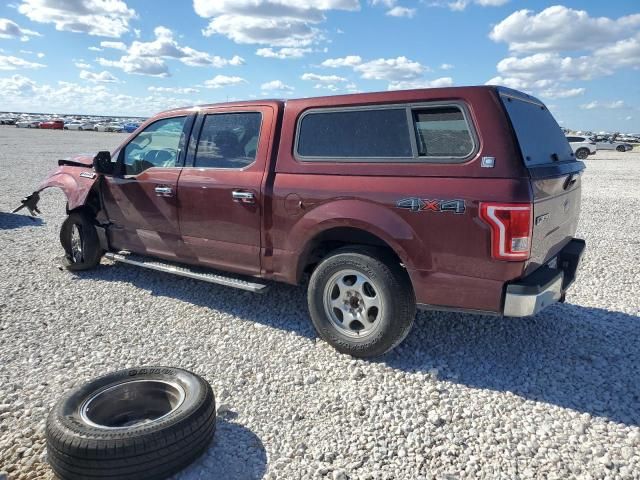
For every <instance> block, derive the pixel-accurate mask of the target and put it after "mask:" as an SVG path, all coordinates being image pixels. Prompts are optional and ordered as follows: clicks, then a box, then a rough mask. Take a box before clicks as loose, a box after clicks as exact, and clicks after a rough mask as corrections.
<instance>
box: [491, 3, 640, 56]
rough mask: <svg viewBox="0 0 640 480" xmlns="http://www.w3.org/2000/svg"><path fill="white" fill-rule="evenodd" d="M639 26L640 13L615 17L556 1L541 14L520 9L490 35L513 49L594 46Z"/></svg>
mask: <svg viewBox="0 0 640 480" xmlns="http://www.w3.org/2000/svg"><path fill="white" fill-rule="evenodd" d="M638 27H640V14H634V15H627V16H624V17H620V18H618V19H617V20H612V19H610V18H607V17H598V18H594V17H590V16H589V14H588V13H587V12H585V11H584V10H573V9H571V8H567V7H564V6H562V5H555V6H553V7H549V8H546V9H545V10H543V11H541V12H540V13H538V14H534V12H532V11H531V10H518V11H517V12H514V13H512V14H511V15H509V16H508V17H507V18H505V19H504V20H502V21H501V22H500V23H498V24H497V25H496V26H494V27H493V29H492V30H491V33H490V34H489V37H490V38H491V39H492V40H493V41H494V42H503V43H506V44H508V46H509V50H511V51H513V52H558V51H573V50H593V49H596V48H599V47H601V46H603V45H606V44H609V43H613V42H616V41H618V40H624V39H626V38H628V37H630V36H632V35H633V33H632V32H633V29H636V30H637V28H638Z"/></svg>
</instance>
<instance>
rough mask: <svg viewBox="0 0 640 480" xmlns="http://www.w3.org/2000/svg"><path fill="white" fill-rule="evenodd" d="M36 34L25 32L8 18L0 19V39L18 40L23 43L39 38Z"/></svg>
mask: <svg viewBox="0 0 640 480" xmlns="http://www.w3.org/2000/svg"><path fill="white" fill-rule="evenodd" d="M40 36H41V35H40V34H39V33H38V32H34V31H33V30H27V29H26V28H22V27H20V26H19V25H18V24H17V23H16V22H14V21H13V20H9V19H8V18H0V38H19V39H20V40H22V41H23V42H26V41H28V40H29V39H30V38H31V37H40Z"/></svg>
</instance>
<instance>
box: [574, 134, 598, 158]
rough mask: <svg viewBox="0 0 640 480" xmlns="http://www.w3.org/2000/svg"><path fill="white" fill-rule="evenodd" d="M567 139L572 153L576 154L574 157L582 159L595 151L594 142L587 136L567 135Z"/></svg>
mask: <svg viewBox="0 0 640 480" xmlns="http://www.w3.org/2000/svg"><path fill="white" fill-rule="evenodd" d="M567 141H568V142H569V145H571V149H572V150H573V153H575V154H576V158H578V159H580V160H584V159H585V158H587V157H588V156H589V155H593V154H595V153H596V151H597V149H596V142H593V141H591V140H590V139H589V138H587V137H576V136H568V137H567Z"/></svg>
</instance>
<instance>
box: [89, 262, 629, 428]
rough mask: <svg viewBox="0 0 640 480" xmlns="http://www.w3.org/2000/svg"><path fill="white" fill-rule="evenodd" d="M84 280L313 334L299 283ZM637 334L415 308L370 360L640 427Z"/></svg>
mask: <svg viewBox="0 0 640 480" xmlns="http://www.w3.org/2000/svg"><path fill="white" fill-rule="evenodd" d="M82 277H83V278H95V279H100V280H106V281H118V282H121V281H123V280H125V281H128V282H130V283H132V284H133V285H136V286H137V287H140V288H142V289H145V290H147V291H150V292H151V293H152V294H153V295H159V296H166V297H170V298H175V299H178V300H181V301H184V302H188V303H192V304H195V305H199V306H203V307H205V308H209V309H212V310H218V311H222V312H226V313H229V314H231V315H234V316H238V317H240V318H244V319H247V320H249V321H253V322H257V323H260V324H262V325H265V326H268V327H272V328H277V329H281V330H287V331H290V332H293V333H295V334H296V335H299V336H301V337H305V338H308V339H312V338H315V337H316V334H315V331H314V329H313V327H312V325H311V321H310V320H309V317H308V313H307V303H306V290H305V289H304V288H300V287H294V286H289V285H284V284H276V283H272V284H271V289H270V290H269V292H268V293H266V294H264V295H256V294H252V293H248V292H243V291H239V290H234V289H231V288H227V287H222V286H217V285H211V284H206V283H203V282H198V281H195V280H189V279H177V278H175V277H171V276H167V275H166V274H162V273H158V272H153V271H148V270H143V269H138V268H136V267H129V266H126V265H102V266H101V267H100V268H99V269H97V270H94V271H92V272H84V273H83V274H82ZM639 338H640V317H638V316H634V315H629V314H626V313H622V312H616V311H611V310H606V309H600V308H591V307H583V306H580V305H572V304H559V305H554V306H552V307H550V308H548V309H546V310H544V311H543V312H541V313H540V314H538V315H537V316H535V317H531V318H522V319H516V318H501V317H488V316H479V315H469V314H459V313H447V312H419V313H418V315H417V319H416V323H415V325H414V328H413V329H412V331H411V332H410V334H409V336H408V337H407V338H406V339H405V341H404V342H403V343H402V344H400V345H399V346H398V347H396V349H395V350H393V351H391V352H390V353H388V354H386V355H384V356H383V357H380V358H378V359H374V360H371V361H372V362H375V363H383V364H386V365H388V366H390V367H392V368H394V369H398V370H401V371H404V372H409V373H413V372H425V373H427V372H432V373H433V372H434V369H435V370H437V375H438V378H440V379H442V380H445V381H450V382H455V383H459V384H463V385H466V386H469V387H473V388H481V389H490V390H495V391H504V392H511V393H513V394H515V395H518V396H520V397H522V398H523V399H525V400H532V401H540V402H546V403H549V404H553V405H557V406H560V407H564V408H570V409H573V410H575V411H578V412H582V413H588V414H590V415H593V416H599V417H605V418H608V419H610V420H612V421H615V422H619V423H624V424H627V425H640V408H639V407H638V405H640V347H639V346H638V339H639Z"/></svg>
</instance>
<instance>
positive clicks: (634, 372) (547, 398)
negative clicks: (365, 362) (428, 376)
mask: <svg viewBox="0 0 640 480" xmlns="http://www.w3.org/2000/svg"><path fill="white" fill-rule="evenodd" d="M638 338H640V317H637V316H633V315H628V314H625V313H622V312H615V311H610V310H605V309H600V308H590V307H582V306H579V305H571V304H560V305H555V306H553V307H550V308H548V309H547V310H545V311H543V312H541V313H540V314H538V315H537V316H535V317H532V318H522V319H513V318H499V317H486V316H475V315H464V314H452V313H426V312H421V313H420V314H419V315H418V319H417V322H416V326H415V328H414V330H413V332H412V334H410V335H409V337H408V338H407V339H406V340H405V342H404V343H403V344H402V345H400V347H399V348H397V349H395V350H394V351H392V352H390V353H389V354H387V355H386V356H385V357H383V358H382V359H380V360H379V361H381V362H383V363H385V364H387V365H389V366H391V367H393V368H397V369H399V370H403V371H406V372H417V371H422V372H425V371H431V372H433V373H435V371H434V370H433V369H436V370H437V376H438V378H440V379H442V380H447V381H451V382H456V383H460V384H463V385H467V386H469V387H473V388H481V389H490V390H495V391H506V392H511V393H513V394H515V395H518V396H520V397H522V398H523V399H525V400H533V401H540V402H545V403H550V404H553V405H557V406H560V407H564V408H570V409H573V410H576V411H578V412H583V413H588V414H590V415H593V416H598V417H605V418H608V419H610V420H612V421H614V422H618V423H623V424H626V425H640V407H639V406H640V347H639V346H638Z"/></svg>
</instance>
